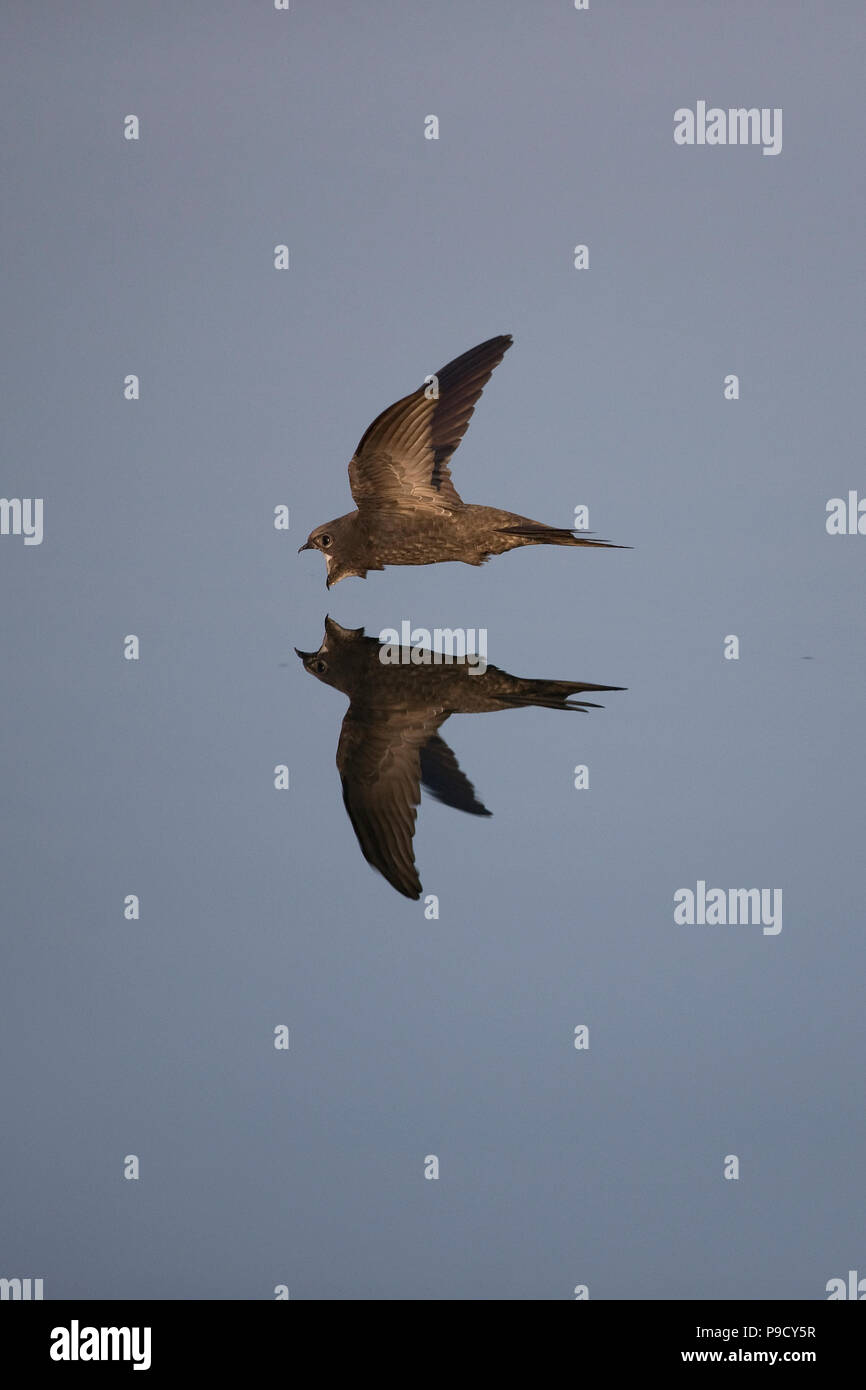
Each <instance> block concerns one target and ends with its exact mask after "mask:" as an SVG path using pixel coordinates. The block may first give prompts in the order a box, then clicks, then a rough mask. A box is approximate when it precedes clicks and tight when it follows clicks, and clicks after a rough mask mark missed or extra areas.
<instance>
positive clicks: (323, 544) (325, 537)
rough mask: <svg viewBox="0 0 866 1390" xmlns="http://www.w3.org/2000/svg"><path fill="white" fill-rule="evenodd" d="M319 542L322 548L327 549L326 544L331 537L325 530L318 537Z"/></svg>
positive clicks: (329, 542) (327, 544)
mask: <svg viewBox="0 0 866 1390" xmlns="http://www.w3.org/2000/svg"><path fill="white" fill-rule="evenodd" d="M319 544H320V545H321V547H322V549H323V550H327V548H328V546H329V545H330V544H331V537H330V536H329V535H328V533H327V531H326V532H325V533H324V535H322V536H320V537H319Z"/></svg>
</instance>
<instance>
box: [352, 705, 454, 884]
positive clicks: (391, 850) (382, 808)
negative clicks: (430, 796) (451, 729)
mask: <svg viewBox="0 0 866 1390" xmlns="http://www.w3.org/2000/svg"><path fill="white" fill-rule="evenodd" d="M444 718H445V714H444V712H443V711H442V710H439V709H437V710H426V709H421V710H418V709H413V710H387V711H376V712H372V713H371V712H370V711H368V710H359V709H357V708H356V707H355V706H353V705H350V706H349V708H348V710H347V711H346V715H345V718H344V719H343V727H342V729H341V730H340V742H339V744H338V745H337V768H338V770H339V773H340V778H341V780H342V783H343V803H344V805H345V807H346V810H347V811H348V813H349V819H350V820H351V822H352V828H353V829H354V831H355V834H356V835H357V837H358V844H359V845H360V846H361V852H362V853H363V855H364V858H365V859H366V860H367V861H368V863H370V864H372V865H373V868H374V869H378V870H379V873H380V874H384V876H385V878H386V879H387V880H388V882H389V883H390V884H392V885H393V886H394V887H395V888H396V889H397V891H398V892H399V893H403V894H405V896H406V897H407V898H419V897H420V896H421V880H420V879H419V877H418V872H417V870H416V868H415V854H414V851H413V848H412V840H413V837H414V834H415V816H416V807H417V805H418V802H419V801H420V800H421V765H420V758H419V752H420V750H421V748H422V747H423V746H424V744H425V743H426V742H427V740H428V739H429V738H431V737H432V735H433V734H435V732H436V730H437V728H438V727H439V724H440V723H441V722H442V720H443V719H444Z"/></svg>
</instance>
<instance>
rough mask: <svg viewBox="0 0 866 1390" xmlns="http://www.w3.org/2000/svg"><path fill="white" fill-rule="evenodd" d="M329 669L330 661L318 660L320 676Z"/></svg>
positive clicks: (317, 667)
mask: <svg viewBox="0 0 866 1390" xmlns="http://www.w3.org/2000/svg"><path fill="white" fill-rule="evenodd" d="M327 669H328V663H327V661H317V662H316V670H317V671H318V673H319V675H320V676H321V675H322V674H323V672H325V671H327Z"/></svg>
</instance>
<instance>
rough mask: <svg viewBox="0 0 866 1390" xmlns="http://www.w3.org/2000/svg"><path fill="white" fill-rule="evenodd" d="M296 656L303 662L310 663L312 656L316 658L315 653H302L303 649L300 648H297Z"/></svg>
mask: <svg viewBox="0 0 866 1390" xmlns="http://www.w3.org/2000/svg"><path fill="white" fill-rule="evenodd" d="M295 655H296V656H299V657H300V658H301V660H302V661H309V659H310V657H311V656H315V655H316V653H315V652H302V651H301V649H300V647H295Z"/></svg>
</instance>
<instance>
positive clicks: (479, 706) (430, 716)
mask: <svg viewBox="0 0 866 1390" xmlns="http://www.w3.org/2000/svg"><path fill="white" fill-rule="evenodd" d="M295 650H296V651H297V652H298V656H299V657H300V658H301V660H302V661H303V663H304V668H305V669H306V670H307V671H308V672H309V673H310V675H311V676H315V677H316V679H317V680H320V681H323V682H324V684H325V685H331V686H334V687H335V688H336V689H337V690H340V691H342V693H343V694H344V695H348V697H349V708H348V709H347V710H346V713H345V715H344V717H343V727H342V729H341V730H340V741H339V744H338V745H337V768H338V770H339V773H340V780H341V781H342V784H343V802H344V804H345V807H346V810H347V811H348V813H349V819H350V820H351V822H352V827H353V829H354V831H355V834H356V835H357V837H358V844H359V845H360V846H361V852H362V853H363V855H364V858H365V859H366V860H367V861H368V862H369V863H370V864H372V865H373V868H374V869H378V870H379V873H380V874H384V876H385V878H386V879H387V880H388V882H389V883H390V884H391V885H392V886H393V887H394V888H396V889H397V892H398V893H403V894H404V895H405V897H407V898H419V897H420V896H421V880H420V879H419V877H418V871H417V869H416V868H415V855H414V851H413V848H412V840H413V838H414V835H415V813H416V807H417V806H418V803H419V802H420V800H421V786H422V784H423V786H424V787H425V788H426V789H427V791H429V792H430V793H431V795H433V796H435V797H436V798H437V799H438V800H439V801H442V802H444V803H445V805H446V806H453V807H455V808H456V809H457V810H459V811H468V812H470V814H472V815H476V816H489V815H490V812H489V811H488V810H487V808H486V807H485V806H484V805H483V804H482V802H481V801H479V799H478V797H477V796H476V795H475V788H474V787H473V785H472V783H471V782H470V781H469V778H468V777H467V776H466V774H465V773H464V772H462V771H461V769H460V767H459V766H458V763H457V759H456V757H455V756H454V753H453V752H452V750H451V749H450V748H449V747H448V744H447V743H445V741H444V739H442V738H441V737H440V735H439V729H440V728H441V726H442V725H443V724H444V723H445V720H446V719H448V718H450V716H451V715H452V714H484V713H487V712H492V711H494V710H505V709H521V708H527V707H529V706H533V705H536V706H542V707H543V708H545V709H570V710H587V709H596V708H598V706H597V705H595V704H593V702H592V701H589V700H583V699H580V698H578V699H572V698H571V697H572V696H575V695H576V696H581V695H583V694H584V693H586V692H587V691H592V692H596V691H603V690H621V689H622V687H621V686H618V685H589V684H587V683H586V682H583V681H556V680H552V681H548V680H532V679H529V678H524V677H521V676H510V675H509V674H508V672H507V671H501V670H500V669H499V668H498V667H496V666H487V667H486V668H485V670H484V671H483V672H480V671H478V670H477V669H476V670H473V668H472V666H471V664H470V663H469V662H468V661H467V660H466V658H465V657H463V658H458V659H456V660H454V661H452V662H450V663H446V664H438V665H437V664H434V660H435V658H434V657H433V654H432V653H431V652H429V651H428V652H424V653H423V656H424V657H428V658H430V660H429V661H421V662H419V661H418V657H419V654H420V653H419V651H418V649H417V648H400V649H398V652H399V657H400V658H405V660H404V659H398V660H397V661H394V657H395V655H397V653H395V652H394V650H393V649H392V648H385V647H383V645H382V644H381V643H380V642H378V641H376V639H375V638H373V637H365V636H364V629H363V628H345V627H341V626H340V624H339V623H335V622H334V621H333V619H332V618H326V619H325V637H324V640H323V642H322V645H321V646H320V647H319V650H318V651H317V652H302V651H298V649H297V647H296V648H295ZM413 653H414V655H413ZM383 654H387V655H388V657H389V661H388V663H384V662H383V660H382V657H383ZM410 657H411V660H410Z"/></svg>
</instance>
